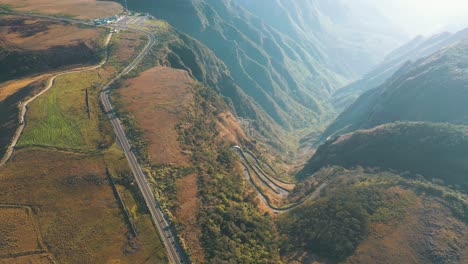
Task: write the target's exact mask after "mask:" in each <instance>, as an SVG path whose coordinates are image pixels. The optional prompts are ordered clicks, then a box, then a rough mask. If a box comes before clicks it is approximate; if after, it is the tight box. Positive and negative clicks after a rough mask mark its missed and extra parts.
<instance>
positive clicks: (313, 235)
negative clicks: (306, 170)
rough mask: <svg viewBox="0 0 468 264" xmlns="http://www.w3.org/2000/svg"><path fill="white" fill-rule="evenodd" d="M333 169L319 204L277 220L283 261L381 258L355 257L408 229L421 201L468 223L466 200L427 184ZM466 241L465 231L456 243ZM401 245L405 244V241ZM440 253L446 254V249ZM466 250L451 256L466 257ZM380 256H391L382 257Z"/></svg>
mask: <svg viewBox="0 0 468 264" xmlns="http://www.w3.org/2000/svg"><path fill="white" fill-rule="evenodd" d="M330 169H331V170H332V171H333V174H334V177H333V178H332V180H331V181H330V182H329V185H328V187H327V188H326V189H325V190H324V191H322V194H321V197H320V198H319V199H317V200H316V201H312V202H309V203H308V204H305V205H304V206H301V207H299V208H297V209H293V210H292V211H290V212H288V213H287V214H285V215H283V216H281V217H280V218H279V220H278V226H279V228H280V232H281V234H282V235H283V240H282V247H281V249H282V254H283V256H290V255H291V254H293V252H297V251H298V249H302V250H305V251H307V252H309V253H311V254H316V255H317V256H318V257H319V258H321V259H328V260H332V261H333V262H341V261H344V260H346V259H347V258H348V257H350V256H358V255H355V254H359V256H360V257H362V258H364V256H366V254H378V252H374V251H372V250H371V251H372V252H370V251H369V252H367V250H370V249H369V248H365V249H364V248H362V249H360V250H361V251H360V252H359V253H356V249H357V248H358V247H360V246H361V245H362V244H363V243H364V241H367V240H368V239H373V238H374V237H376V238H381V239H385V238H386V237H387V236H389V235H390V234H392V231H391V230H393V229H397V228H400V227H404V226H406V225H407V224H408V222H407V221H409V220H405V219H413V218H412V217H414V215H415V214H416V212H417V211H416V209H415V208H419V207H420V204H421V203H422V202H421V199H431V200H433V201H438V203H441V204H442V205H437V206H441V208H444V210H448V212H446V216H445V217H451V218H453V219H454V220H452V221H458V222H460V223H462V222H466V221H467V220H468V218H467V217H466V216H467V215H466V214H467V211H468V207H467V206H468V200H467V197H466V195H463V194H461V193H459V192H455V191H453V190H451V189H450V188H446V187H441V186H438V185H436V184H433V183H431V182H430V181H427V180H424V179H423V178H421V179H418V180H414V179H406V178H403V177H401V176H399V175H397V174H393V173H389V172H385V171H382V172H379V171H375V170H363V169H362V168H355V169H352V170H346V169H343V168H340V167H333V168H328V169H326V170H330ZM328 173H330V172H328ZM436 190H438V191H436ZM431 206H436V205H435V204H432V205H431ZM440 224H441V225H443V226H444V228H447V229H449V228H454V227H452V226H451V225H449V224H448V223H444V224H442V223H440ZM426 231H427V230H426ZM419 235H421V234H419ZM463 236H464V231H463V232H461V233H459V234H457V237H458V238H457V239H462V237H463ZM399 239H401V238H399ZM434 239H435V241H437V242H435V243H442V242H440V241H444V239H445V238H444V237H438V238H434ZM438 239H439V240H440V241H439V240H438ZM403 241H404V243H406V242H407V238H404V239H403V240H402V243H403ZM401 250H403V251H405V250H407V249H401ZM414 250H415V251H416V253H417V254H420V255H425V253H424V252H425V251H424V250H426V249H424V248H423V247H421V248H415V249H414ZM439 250H442V246H441V248H439ZM444 250H445V249H444ZM463 250H464V246H463V247H461V248H460V249H459V250H458V251H456V252H454V253H453V254H454V255H460V254H463V253H462V252H463ZM299 251H300V250H299ZM381 254H383V255H385V254H387V252H385V251H382V252H381ZM405 254H406V251H405ZM293 255H294V254H293ZM387 257H388V256H387ZM395 257H397V256H393V259H394V260H395ZM388 258H389V259H386V261H392V258H391V257H388ZM352 263H353V262H352Z"/></svg>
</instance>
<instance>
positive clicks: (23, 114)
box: [0, 33, 112, 167]
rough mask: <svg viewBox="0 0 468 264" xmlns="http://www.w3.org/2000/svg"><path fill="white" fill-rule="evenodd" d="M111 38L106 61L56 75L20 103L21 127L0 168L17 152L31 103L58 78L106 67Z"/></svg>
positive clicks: (106, 44)
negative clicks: (36, 92)
mask: <svg viewBox="0 0 468 264" xmlns="http://www.w3.org/2000/svg"><path fill="white" fill-rule="evenodd" d="M111 38H112V33H110V34H109V35H108V36H107V38H106V41H105V42H104V46H105V47H106V49H105V53H106V54H105V57H104V59H103V60H102V61H101V62H100V63H99V64H97V65H94V66H88V67H81V68H76V69H73V70H68V71H64V72H61V73H59V74H56V75H54V76H52V77H51V78H50V79H49V81H48V83H47V86H46V87H45V88H44V89H42V90H41V91H40V92H39V93H38V94H36V95H34V96H33V97H31V98H29V99H28V100H26V101H24V102H22V103H20V106H21V111H20V118H19V119H20V125H19V127H18V129H16V132H15V135H14V136H13V140H12V141H11V143H10V145H9V146H8V147H7V151H6V152H5V155H4V156H3V159H2V160H1V161H0V167H1V166H3V165H4V164H5V163H6V162H7V161H8V160H9V159H10V158H11V156H12V155H13V152H14V150H15V147H16V145H17V144H18V141H19V139H20V137H21V135H22V134H23V131H24V128H25V126H26V122H25V120H26V112H27V111H28V105H29V104H30V103H31V102H33V101H34V100H36V99H37V98H38V97H39V96H41V95H43V94H44V93H45V92H47V91H48V90H50V88H52V86H53V85H54V82H55V79H56V78H57V77H60V76H62V75H66V74H70V73H77V72H85V71H92V70H95V69H97V68H100V67H102V65H104V64H105V63H106V62H107V57H108V54H107V52H108V51H107V46H108V45H109V42H110V40H111Z"/></svg>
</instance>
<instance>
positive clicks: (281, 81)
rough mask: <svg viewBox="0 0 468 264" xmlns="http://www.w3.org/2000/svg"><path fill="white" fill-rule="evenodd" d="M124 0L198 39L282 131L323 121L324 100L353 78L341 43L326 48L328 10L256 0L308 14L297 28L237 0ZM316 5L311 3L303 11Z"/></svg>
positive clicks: (326, 105) (326, 104)
mask: <svg viewBox="0 0 468 264" xmlns="http://www.w3.org/2000/svg"><path fill="white" fill-rule="evenodd" d="M128 3H129V6H130V8H132V9H135V10H139V11H143V12H149V13H151V14H153V15H155V16H156V17H158V18H161V19H164V20H167V21H168V22H169V23H170V24H171V25H173V26H174V27H175V28H176V29H178V30H180V31H182V32H184V33H187V34H188V35H190V36H191V37H194V38H196V39H197V40H199V41H201V42H203V43H204V44H205V45H206V46H207V47H208V48H210V49H211V50H212V51H213V52H214V54H216V56H217V57H218V58H220V59H221V60H222V61H223V62H224V63H225V65H226V66H227V68H228V69H229V71H230V72H231V74H232V77H233V80H234V81H235V82H236V84H238V85H239V87H240V88H241V89H242V91H244V93H245V94H247V95H248V96H249V97H251V98H252V99H253V101H254V103H255V104H256V105H258V106H259V108H260V109H261V110H262V111H264V112H265V113H267V114H268V116H269V117H270V118H272V119H273V120H274V121H275V122H276V124H278V125H280V126H282V127H283V128H284V129H286V130H291V129H301V128H311V127H312V126H315V127H317V125H319V124H320V123H323V122H324V121H326V120H328V118H329V115H330V114H331V113H332V112H333V111H332V108H331V105H330V104H329V102H328V101H329V98H330V95H331V94H332V93H333V92H334V91H335V90H336V89H337V88H338V87H341V86H342V85H343V84H344V83H345V82H346V81H347V80H349V79H353V78H355V77H356V73H353V72H352V71H351V70H350V69H351V68H353V67H352V66H351V65H352V64H353V63H348V62H346V61H344V60H343V59H342V58H343V56H341V55H340V54H343V53H344V50H341V51H339V50H340V49H344V48H343V47H344V46H346V45H345V44H344V42H343V41H340V42H339V45H341V47H337V45H335V46H333V48H330V49H328V46H329V44H330V43H331V42H332V39H334V38H333V37H334V35H330V34H328V33H330V32H331V31H333V30H332V28H331V27H334V26H335V24H334V23H333V21H332V20H331V19H330V18H329V16H332V14H326V12H325V11H321V10H315V11H314V14H316V15H314V16H309V15H307V16H306V15H305V13H304V14H302V13H297V12H298V11H300V10H301V8H302V6H301V5H299V4H297V5H293V6H289V4H288V5H286V4H284V5H283V4H282V3H281V2H280V1H267V2H265V3H264V4H266V7H265V10H275V12H276V11H278V12H279V14H280V15H281V18H282V19H283V20H284V19H287V16H296V15H300V17H302V18H304V19H305V17H312V19H316V22H314V23H313V24H312V26H311V27H309V26H307V25H308V24H310V23H311V22H312V21H308V20H304V21H303V23H302V24H301V28H297V27H296V25H294V24H291V23H284V24H282V23H278V22H277V23H273V22H272V21H271V18H272V17H271V16H270V17H267V16H265V15H262V14H261V13H260V14H259V15H257V14H256V15H253V14H252V13H251V12H249V10H250V11H252V12H254V11H255V12H256V11H257V10H256V9H255V6H251V5H249V4H248V3H247V2H245V1H240V0H239V1H226V0H223V1H218V0H216V1H215V0H177V1H172V0H171V1H168V0H158V1H152V2H143V1H129V2H128ZM319 6H320V5H318V3H317V4H314V5H313V6H310V7H309V10H313V9H314V8H315V7H319ZM270 7H271V8H270ZM286 7H287V8H286ZM289 8H291V9H289ZM327 8H328V7H327ZM323 9H324V10H325V9H326V8H325V7H323ZM331 9H332V8H328V9H326V10H331ZM256 13H257V12H256ZM333 17H335V18H336V17H339V15H336V14H333ZM286 22H288V21H286ZM319 23H320V25H319ZM333 29H335V28H333ZM323 32H328V33H323ZM311 33H314V34H311ZM342 35H344V34H342ZM321 39H323V40H324V41H322V40H321ZM325 39H327V41H325ZM361 50H362V49H361ZM366 63H367V62H366ZM362 64H365V63H362ZM343 65H345V66H343ZM233 106H234V107H237V105H236V104H234V105H233Z"/></svg>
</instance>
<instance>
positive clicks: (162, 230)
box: [100, 26, 188, 264]
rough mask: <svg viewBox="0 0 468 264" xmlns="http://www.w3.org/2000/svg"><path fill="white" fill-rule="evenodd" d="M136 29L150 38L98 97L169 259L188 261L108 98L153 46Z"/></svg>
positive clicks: (149, 33)
mask: <svg viewBox="0 0 468 264" xmlns="http://www.w3.org/2000/svg"><path fill="white" fill-rule="evenodd" d="M118 27H119V28H126V27H122V26H118ZM127 29H129V30H137V29H131V28H127ZM137 31H140V32H143V33H145V34H146V35H148V37H149V38H150V41H149V43H148V44H147V45H146V47H145V48H144V49H143V51H142V52H141V53H140V54H139V55H138V56H137V57H136V58H135V60H134V61H133V62H132V63H130V65H128V66H127V68H125V70H124V71H123V72H121V73H120V74H119V75H118V76H117V77H115V78H114V79H113V80H111V81H110V82H109V83H108V84H107V85H106V86H104V88H103V89H102V92H101V95H100V99H101V102H102V104H103V106H104V110H105V112H106V113H107V114H108V116H109V118H110V120H111V122H112V126H113V127H114V131H115V133H116V135H117V138H118V139H119V142H120V145H121V146H122V149H123V151H124V153H125V156H126V157H127V160H128V162H129V165H130V167H131V169H132V172H133V175H134V176H135V179H136V182H137V185H138V187H139V188H140V191H141V193H142V195H143V197H144V199H145V202H146V205H147V207H148V209H149V211H150V213H151V217H152V218H153V222H154V224H155V226H156V228H157V229H158V231H159V234H160V235H161V239H162V241H163V243H164V245H165V247H166V249H167V252H168V256H169V259H170V261H171V262H172V263H176V264H179V263H188V261H187V260H186V258H185V254H184V252H183V251H182V248H181V247H180V244H179V243H178V241H177V238H176V237H175V235H174V233H173V232H172V231H171V227H170V226H169V224H168V222H167V221H166V219H165V217H164V213H163V212H162V210H161V207H160V205H159V202H158V201H157V200H156V198H155V196H154V194H153V192H152V191H151V187H150V185H149V183H148V181H147V180H146V176H145V174H144V172H143V170H142V168H141V166H140V164H139V163H138V160H137V158H136V157H135V154H134V153H133V151H132V149H131V147H130V143H129V142H128V140H127V137H126V136H125V132H124V129H123V127H122V124H121V122H120V120H119V119H118V118H117V116H116V115H115V112H114V109H113V107H112V105H111V103H110V100H109V90H110V89H109V88H110V86H111V85H112V84H113V83H114V82H115V81H117V80H118V79H120V78H121V77H122V76H123V75H125V74H127V73H129V72H130V71H131V70H133V68H135V66H136V65H137V64H138V63H139V62H140V61H141V60H142V59H143V57H144V56H145V55H146V54H147V53H148V52H149V51H150V50H151V47H153V45H154V43H155V41H156V40H155V37H154V35H153V34H152V33H151V32H145V31H143V30H137Z"/></svg>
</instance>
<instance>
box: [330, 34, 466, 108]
mask: <svg viewBox="0 0 468 264" xmlns="http://www.w3.org/2000/svg"><path fill="white" fill-rule="evenodd" d="M465 38H468V29H464V30H461V31H459V32H456V33H449V32H443V33H440V34H437V35H433V36H430V37H423V36H417V37H415V38H414V39H412V40H411V41H409V42H408V43H406V44H405V45H403V46H401V47H400V48H398V49H396V50H394V51H392V52H391V53H389V54H388V55H387V56H386V57H385V59H384V61H383V62H382V63H380V64H379V65H378V66H376V67H375V68H374V69H373V70H371V71H370V72H369V73H367V74H366V75H364V77H362V78H361V79H359V80H357V81H355V82H353V83H351V84H349V85H347V86H345V87H344V88H342V89H340V90H338V91H337V92H336V93H335V95H334V106H335V107H336V108H337V109H345V108H346V107H348V106H349V105H350V104H352V103H353V102H354V101H355V100H356V99H357V98H358V97H359V95H361V94H362V93H364V92H366V91H368V90H370V89H373V88H376V87H378V86H380V85H382V84H383V83H384V82H385V81H386V80H387V79H388V78H390V77H391V76H392V75H393V74H394V73H395V72H397V71H398V69H399V68H400V67H402V66H404V64H405V63H407V62H408V61H416V60H418V59H420V58H423V57H425V56H429V55H431V54H433V53H435V52H437V51H438V50H440V49H442V48H444V47H446V46H449V45H453V44H456V43H457V42H459V41H461V40H463V39H465Z"/></svg>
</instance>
